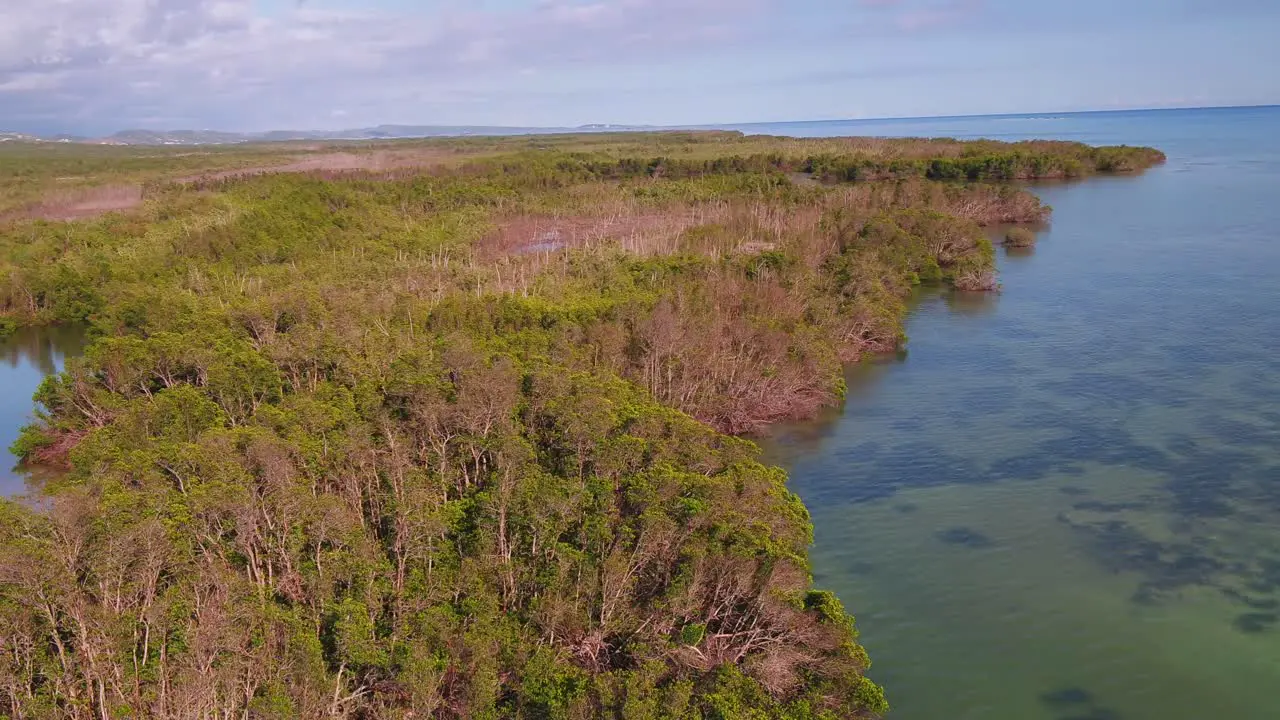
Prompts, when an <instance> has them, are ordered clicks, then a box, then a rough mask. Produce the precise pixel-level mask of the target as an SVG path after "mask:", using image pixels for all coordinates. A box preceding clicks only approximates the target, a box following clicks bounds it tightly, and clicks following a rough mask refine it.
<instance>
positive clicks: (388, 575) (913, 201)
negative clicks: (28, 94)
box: [0, 133, 1158, 720]
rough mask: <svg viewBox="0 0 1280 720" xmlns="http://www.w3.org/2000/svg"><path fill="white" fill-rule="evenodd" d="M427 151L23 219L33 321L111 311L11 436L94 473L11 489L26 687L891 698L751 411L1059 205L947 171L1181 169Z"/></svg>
mask: <svg viewBox="0 0 1280 720" xmlns="http://www.w3.org/2000/svg"><path fill="white" fill-rule="evenodd" d="M427 145H428V144H427V143H419V144H411V145H410V146H408V147H409V149H410V150H411V151H414V152H417V151H419V150H421V148H422V147H424V146H427ZM429 145H430V147H431V148H432V149H433V150H434V151H445V152H447V153H448V154H449V155H450V157H451V161H450V162H447V163H437V164H414V163H408V162H400V163H392V164H390V165H389V166H387V167H386V168H384V169H383V170H381V171H376V172H375V171H369V170H366V171H359V172H335V171H329V172H323V171H318V172H312V173H302V174H251V175H249V176H245V177H233V176H229V175H227V174H225V173H222V174H205V175H203V176H201V177H199V178H194V179H192V178H184V180H185V181H184V182H163V181H162V180H163V179H162V178H159V177H152V178H150V179H148V180H147V184H148V188H149V189H148V191H147V201H146V202H145V203H144V204H143V205H142V206H141V207H140V208H138V209H137V210H136V211H134V212H132V213H129V214H124V215H119V214H117V215H109V216H105V217H102V218H99V219H96V220H93V221H88V222H77V223H56V222H46V221H41V220H31V219H15V220H14V221H12V222H10V223H9V225H8V226H7V227H5V228H3V229H2V230H0V269H2V270H3V272H0V320H2V321H3V322H5V323H7V324H8V325H6V326H15V325H19V324H34V323H52V322H58V323H72V322H75V323H86V324H87V325H88V326H89V328H90V332H91V334H93V335H94V336H95V337H96V341H95V342H94V344H93V345H92V346H91V347H90V349H89V351H88V352H87V354H86V356H85V357H84V358H82V359H80V360H78V361H72V362H70V363H69V365H68V368H67V371H66V372H65V373H63V374H62V375H60V376H57V377H54V378H51V379H50V380H49V381H47V382H46V383H45V385H44V386H43V387H42V388H41V390H40V392H39V395H38V400H39V401H40V402H41V403H42V405H43V406H44V408H45V409H46V411H47V412H46V413H45V414H44V416H43V417H42V420H41V421H40V422H39V423H38V424H37V425H35V426H33V427H31V428H29V429H28V430H27V431H26V432H25V433H24V435H23V437H22V439H21V440H20V441H19V443H18V445H17V447H16V450H17V451H18V452H19V453H20V454H22V455H23V456H25V457H27V458H28V459H29V460H32V461H41V462H46V463H57V464H63V465H64V466H65V467H66V468H67V473H66V475H65V477H64V478H63V479H61V480H59V481H57V482H56V483H53V484H51V485H49V486H48V487H46V488H44V489H43V500H42V503H41V506H40V507H38V508H32V507H30V506H26V505H20V504H16V503H11V502H10V503H5V504H3V505H0V648H2V649H3V659H2V660H0V713H7V715H8V716H10V717H15V718H18V717H24V718H25V717H32V718H40V717H66V718H100V719H105V718H128V717H164V718H192V717H198V718H215V717H217V718H226V717H251V718H294V717H303V718H312V717H353V718H357V717H358V718H410V717H417V718H424V717H441V718H450V717H452V718H508V717H509V718H589V717H614V718H626V719H640V718H664V717H671V718H686V717H693V718H704V719H707V720H710V719H712V718H723V719H725V720H728V719H731V718H761V719H764V718H792V719H796V720H800V719H805V718H815V719H816V718H849V717H861V716H875V715H879V714H882V713H883V712H884V711H886V710H887V704H886V702H885V699H884V695H883V693H882V692H881V690H880V688H878V687H877V686H876V685H875V684H874V683H872V682H871V681H870V680H868V679H867V678H866V677H865V675H864V673H865V671H866V670H867V668H868V667H869V661H868V659H867V656H866V654H865V652H864V651H863V650H862V648H861V647H860V646H859V645H858V644H857V633H856V631H855V629H854V625H853V620H852V618H850V617H849V616H847V615H846V614H845V611H844V610H843V608H842V607H841V606H840V603H839V602H838V601H837V600H836V598H835V597H834V596H832V595H831V594H829V593H826V592H822V591H820V590H816V589H814V588H813V587H812V585H811V580H810V577H809V572H808V563H807V547H808V545H809V543H810V542H811V528H810V525H809V521H808V515H807V513H806V511H805V509H804V507H803V506H802V504H801V503H800V502H799V501H798V499H797V498H796V497H795V496H793V495H792V494H791V493H789V492H788V491H787V489H786V484H785V477H784V476H783V474H782V473H781V472H780V471H778V470H776V469H771V468H768V467H765V466H763V465H761V464H760V463H759V462H758V460H757V451H756V449H755V447H754V446H753V445H752V444H751V443H749V442H747V441H745V440H741V439H737V438H735V437H733V435H734V434H740V433H743V432H748V431H752V430H757V429H760V428H762V427H764V426H765V425H767V424H768V423H770V422H773V421H775V420H778V419H781V418H786V417H796V416H803V415H806V414H808V413H811V412H813V411H814V410H815V409H817V408H818V407H821V406H822V405H825V404H829V403H832V402H835V401H837V400H838V399H839V397H840V395H841V393H842V384H841V381H840V372H839V368H840V364H841V363H842V362H845V361H849V360H853V359H856V358H857V357H858V356H860V355H861V354H863V353H866V352H875V351H881V350H887V349H892V348H893V347H895V346H896V345H897V344H898V343H900V342H901V339H902V330H901V319H902V315H903V313H904V300H905V298H906V296H907V294H908V293H909V292H910V290H911V288H912V287H913V286H915V285H919V284H923V283H929V284H948V285H951V286H953V287H955V288H958V289H962V290H984V289H991V288H992V287H994V283H995V280H994V272H993V259H992V256H993V250H992V246H991V243H990V242H989V241H988V240H987V238H986V237H985V235H984V233H983V231H982V229H981V225H984V224H992V223H997V222H998V223H1013V222H1031V221H1037V220H1041V219H1043V218H1044V216H1045V214H1046V213H1047V209H1046V208H1044V207H1042V206H1041V205H1040V203H1039V201H1038V200H1036V199H1035V198H1034V196H1032V195H1030V194H1028V193H1027V192H1025V191H1023V190H1020V189H1017V188H1015V187H1012V186H1009V185H994V184H965V183H963V182H960V183H943V182H937V181H934V180H931V179H929V178H930V177H933V176H938V177H946V178H951V177H953V176H955V175H957V174H958V175H960V176H963V177H969V178H975V179H986V178H994V177H1022V176H1023V175H1024V174H1025V173H1024V172H1023V170H1021V169H1019V168H1027V167H1030V168H1041V169H1043V168H1066V167H1070V168H1074V169H1078V170H1079V171H1080V172H1097V171H1110V170H1120V169H1128V168H1130V167H1132V168H1139V167H1143V166H1145V165H1146V164H1150V162H1155V161H1156V160H1158V155H1156V154H1154V153H1152V152H1151V151H1145V150H1137V149H1106V150H1095V149H1091V148H1086V147H1084V146H1077V145H1069V144H1038V145H1034V146H1022V145H1013V146H1005V145H999V144H993V143H981V144H974V145H972V146H970V145H965V144H962V143H954V142H950V141H944V142H928V141H894V142H890V141H857V140H846V141H814V142H813V143H810V144H808V145H806V144H805V143H801V142H800V141H793V140H786V139H773V138H765V139H759V138H743V137H741V136H737V135H732V134H720V133H715V134H708V135H705V136H701V135H688V134H681V135H637V136H595V137H587V138H568V137H563V138H534V139H518V140H492V139H471V140H459V141H454V142H453V143H452V144H450V143H446V142H442V141H435V142H433V143H430V144H429ZM798 147H799V148H802V149H803V151H802V152H797V148H798ZM841 148H843V150H841ZM240 152H243V153H250V151H249V150H243V151H240ZM263 152H264V153H277V154H278V153H279V151H278V150H265V151H263ZM406 152H407V151H406ZM842 153H843V154H842ZM236 157H237V158H240V157H241V156H240V155H237V156H236ZM271 157H277V156H276V155H272V156H271ZM895 158H896V159H895ZM277 160H279V158H277ZM267 161H270V162H276V160H266V161H264V162H267ZM868 163H871V165H868ZM894 163H899V164H898V165H895V164H894ZM939 163H942V164H939ZM947 163H956V164H955V165H952V164H947ZM233 165H234V167H241V168H244V167H250V164H248V163H247V161H245V162H242V160H240V159H238V160H236V162H235V163H233ZM308 167H309V168H310V169H316V168H315V166H308ZM865 167H874V168H876V169H875V170H873V171H871V172H869V173H866V172H863V170H861V168H865ZM953 167H959V168H961V170H960V171H956V172H953V171H952V170H951V169H950V168H953ZM971 167H978V168H984V169H979V170H977V171H971V170H970V169H968V168H971ZM850 168H853V169H855V171H853V172H851V171H850V170H849V169H850ZM937 168H942V169H943V170H938V171H936V172H935V169H937ZM992 168H994V169H992ZM226 169H228V168H227V166H226V164H219V163H211V164H210V165H209V167H208V170H209V171H210V172H211V173H212V172H213V171H222V170H226ZM233 169H234V168H233ZM1074 171H1075V170H1073V172H1074ZM1036 172H1040V171H1039V170H1037V171H1036ZM1055 172H1056V171H1055ZM190 173H191V169H190V168H183V169H182V171H181V173H178V172H176V171H175V172H174V173H173V176H172V177H174V178H177V177H180V176H183V175H189V174H190ZM870 178H874V179H875V181H874V182H853V183H848V182H845V181H850V180H865V179H870ZM103 181H105V182H110V181H111V178H110V177H106V178H104V179H103ZM824 181H825V182H824ZM723 433H729V434H723Z"/></svg>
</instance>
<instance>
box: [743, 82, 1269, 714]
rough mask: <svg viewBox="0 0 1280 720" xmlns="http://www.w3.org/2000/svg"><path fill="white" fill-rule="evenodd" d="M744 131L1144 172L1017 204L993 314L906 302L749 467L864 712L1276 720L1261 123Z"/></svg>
mask: <svg viewBox="0 0 1280 720" xmlns="http://www.w3.org/2000/svg"><path fill="white" fill-rule="evenodd" d="M895 130H901V132H894V131H895ZM757 131H762V132H770V133H787V134H824V135H825V134H829V135H842V134H850V133H861V134H868V133H870V134H905V135H934V136H937V135H947V136H957V137H974V136H989V137H1000V138H1008V139H1018V138H1021V137H1024V136H1027V135H1034V136H1037V137H1060V138H1066V139H1076V140H1082V141H1085V142H1091V143H1121V142H1123V143H1130V144H1145V145H1153V146H1156V147H1159V148H1161V149H1163V150H1165V151H1166V152H1167V153H1168V155H1169V162H1168V164H1167V165H1165V166H1164V167H1160V168H1156V169H1154V170H1152V171H1150V172H1148V173H1146V174H1144V175H1142V176H1139V177H1123V178H1103V179H1094V180H1090V181H1086V182H1081V183H1074V184H1053V185H1041V186H1038V187H1037V188H1036V191H1037V192H1038V193H1039V194H1040V195H1041V196H1042V197H1043V198H1044V199H1045V200H1046V201H1047V202H1048V203H1049V204H1051V205H1052V206H1054V208H1055V212H1054V217H1053V222H1052V225H1051V227H1050V228H1048V229H1047V230H1046V231H1044V232H1042V233H1041V234H1040V239H1039V243H1038V245H1037V246H1036V247H1035V249H1034V250H1033V251H1029V252H1023V253H1019V254H1017V255H1005V256H1004V257H1002V258H1001V266H1002V267H1001V271H1002V274H1001V280H1002V283H1003V292H1002V293H1001V294H999V295H997V296H990V297H964V296H954V295H953V296H947V295H940V294H934V295H931V296H930V295H926V296H922V297H921V298H920V299H919V301H918V304H917V305H916V307H915V309H914V310H913V312H912V315H911V317H910V319H909V321H908V328H907V329H908V334H909V336H910V342H909V345H908V347H907V350H906V351H905V352H904V353H902V354H901V355H900V356H898V357H894V358H886V359H881V360H878V361H876V362H873V363H867V364H863V365H859V366H857V367H854V368H851V369H850V370H849V372H848V381H849V385H850V393H849V398H848V401H847V403H846V405H845V407H844V408H842V409H841V410H840V411H838V412H832V413H830V414H829V415H828V416H826V417H823V418H820V419H819V420H817V421H815V422H811V423H805V424H801V425H796V426H791V427H786V428H782V429H780V430H779V432H778V433H776V434H775V436H774V437H773V438H772V439H771V440H770V441H769V442H768V443H767V450H768V453H769V457H770V459H771V460H773V461H774V462H777V463H779V464H782V465H783V466H785V467H786V468H787V469H788V470H789V471H790V473H791V477H792V487H793V489H794V490H795V491H796V492H798V493H799V494H800V495H801V496H802V497H803V498H804V500H805V501H806V503H807V504H808V506H809V508H810V509H811V511H812V513H813V518H814V523H815V525H816V536H817V545H816V547H815V549H814V553H813V559H814V566H815V567H814V569H815V574H816V577H817V580H818V581H819V583H821V584H822V585H824V586H826V587H829V588H831V589H834V590H836V591H837V592H838V593H839V594H840V596H841V598H842V599H843V600H844V602H845V604H846V605H847V606H848V607H849V609H850V610H851V611H852V612H854V613H855V614H856V615H857V617H858V623H859V626H860V628H861V629H862V633H863V640H864V641H865V643H866V645H867V646H868V648H869V650H870V652H871V656H872V659H873V660H874V661H875V666H874V668H873V669H872V675H873V676H874V677H875V679H876V680H878V681H879V682H881V683H882V684H884V685H885V686H886V688H887V691H888V694H889V698H890V701H891V703H893V705H894V707H895V710H894V712H893V713H892V714H891V717H892V718H895V719H900V720H961V719H973V720H979V719H981V720H1006V719H1007V720H1015V719H1016V720H1042V719H1043V720H1067V719H1073V720H1086V719H1091V720H1116V719H1124V720H1179V719H1182V718H1187V719H1192V718H1232V719H1233V720H1252V719H1255V718H1256V719H1258V720H1263V719H1272V718H1280V356H1278V355H1277V352H1280V109H1276V108H1264V109H1240V110H1213V111H1177V112H1147V113H1105V114H1094V115H1072V116H1062V117H1055V118H1040V119H1022V120H1019V119H1009V118H992V119H985V120H984V119H956V120H948V119H944V120H938V121H935V122H932V124H931V123H930V122H927V121H893V122H889V123H882V124H880V125H875V124H873V123H854V124H848V123H827V124H812V123H808V124H799V125H797V124H788V125H783V126H766V127H765V128H764V129H763V130H759V129H757ZM806 131H807V132H806Z"/></svg>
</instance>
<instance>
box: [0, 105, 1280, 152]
mask: <svg viewBox="0 0 1280 720" xmlns="http://www.w3.org/2000/svg"><path fill="white" fill-rule="evenodd" d="M1269 108H1280V103H1259V104H1246V105H1186V106H1167V107H1131V108H1105V109H1095V110H1057V111H1053V110H1049V111H1038V112H1004V113H964V114H959V115H891V116H874V117H835V118H822V119H812V120H750V121H737V122H712V123H687V124H671V125H663V124H652V123H617V122H590V123H580V124H577V125H563V126H559V125H493V124H484V123H476V124H461V123H447V124H444V123H442V124H437V125H432V124H417V123H402V122H383V123H379V124H377V125H367V126H360V127H347V128H338V129H327V130H298V129H288V128H275V129H271V130H218V129H216V128H171V129H167V130H161V129H154V128H147V127H126V128H123V129H120V130H116V131H115V132H112V133H110V134H106V135H75V134H72V133H55V134H54V135H52V136H54V137H56V136H62V137H79V138H82V139H85V140H94V139H109V138H111V137H114V136H116V135H120V134H123V133H129V132H152V133H180V132H209V133H222V134H227V135H243V136H254V135H268V134H271V133H290V132H294V133H312V134H323V133H343V132H356V131H361V130H376V129H378V128H382V127H418V128H458V129H468V128H475V129H485V130H565V131H574V130H582V129H586V128H601V129H608V128H617V130H618V131H619V132H629V131H637V130H638V131H651V132H660V131H664V130H704V129H705V130H714V129H723V128H736V127H758V126H763V125H800V124H818V123H839V122H857V123H874V122H895V121H903V120H961V119H965V118H1019V117H1056V116H1064V115H1102V114H1117V113H1132V112H1177V111H1187V110H1252V109H1269ZM0 133H7V134H17V135H32V136H34V137H36V138H41V136H40V135H39V134H37V133H29V132H23V131H18V130H3V129H0ZM315 139H317V140H322V139H329V138H324V137H318V138H315ZM333 139H340V138H333ZM365 139H385V140H396V139H412V138H411V137H408V136H406V137H403V138H396V137H388V138H365ZM208 144H219V143H208Z"/></svg>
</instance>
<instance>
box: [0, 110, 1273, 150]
mask: <svg viewBox="0 0 1280 720" xmlns="http://www.w3.org/2000/svg"><path fill="white" fill-rule="evenodd" d="M1274 108H1280V104H1273V105H1215V106H1205V107H1177V108H1128V109H1111V110H1070V111H1060V112H1034V113H994V114H976V115H920V116H899V117H867V118H829V119H824V120H778V121H767V120H765V121H762V120H753V121H748V122H721V123H706V124H692V125H646V124H612V123H588V124H583V125H576V126H565V127H555V126H546V127H539V126H529V127H524V126H514V125H513V126H504V125H378V126H374V127H365V128H349V129H345V130H267V131H261V132H227V131H221V130H207V129H206V130H148V129H130V130H121V131H119V132H116V133H113V134H110V135H104V136H81V135H68V134H54V135H42V134H39V133H27V132H17V131H4V130H0V147H2V146H4V145H6V144H27V143H30V144H48V143H58V144H78V145H143V146H165V145H168V146H185V145H206V146H207V145H248V144H261V143H273V142H297V141H314V142H360V141H385V140H420V139H425V138H453V137H470V136H475V137H507V136H521V135H559V134H571V133H616V132H654V131H663V130H743V129H749V128H759V127H776V126H792V127H814V126H824V125H833V124H847V125H877V124H898V123H903V124H907V123H912V122H947V121H960V120H1000V119H1046V120H1048V119H1055V118H1072V117H1081V116H1086V115H1134V114H1154V113H1179V112H1224V111H1240V110H1268V109H1274Z"/></svg>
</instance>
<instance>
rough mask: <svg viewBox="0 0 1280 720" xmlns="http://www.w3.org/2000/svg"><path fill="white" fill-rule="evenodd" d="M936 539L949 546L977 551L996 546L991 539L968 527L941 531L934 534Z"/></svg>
mask: <svg viewBox="0 0 1280 720" xmlns="http://www.w3.org/2000/svg"><path fill="white" fill-rule="evenodd" d="M934 537H936V538H937V539H938V540H939V541H941V542H943V543H946V544H947V545H956V546H960V547H967V548H973V549H975V550H983V549H986V548H989V547H994V546H995V542H994V541H992V539H991V538H989V537H987V536H986V535H983V534H982V533H980V532H978V531H977V530H974V529H973V528H967V527H953V528H948V529H946V530H940V531H938V532H937V533H935V534H934Z"/></svg>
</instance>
